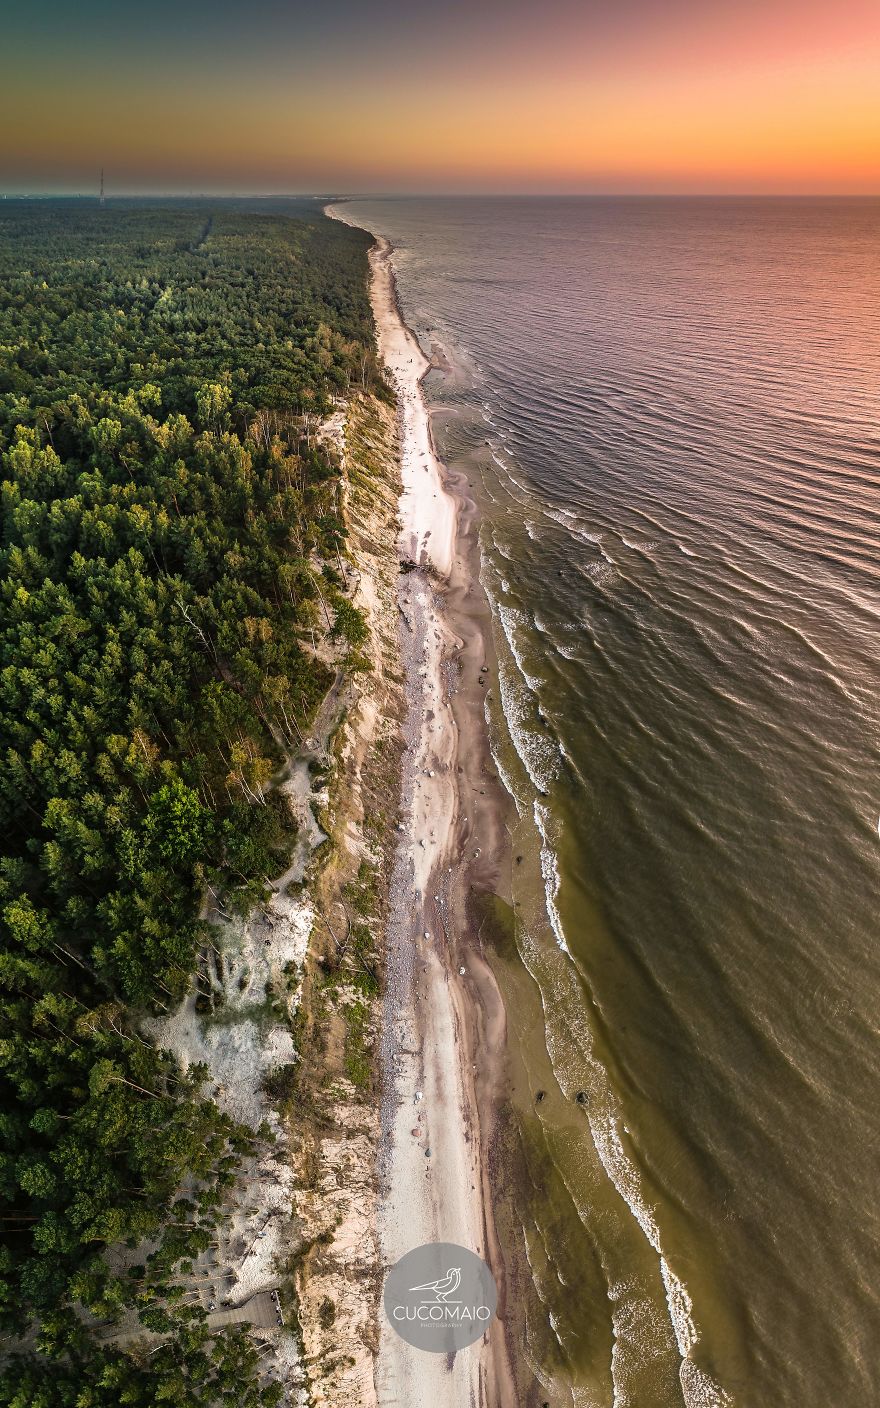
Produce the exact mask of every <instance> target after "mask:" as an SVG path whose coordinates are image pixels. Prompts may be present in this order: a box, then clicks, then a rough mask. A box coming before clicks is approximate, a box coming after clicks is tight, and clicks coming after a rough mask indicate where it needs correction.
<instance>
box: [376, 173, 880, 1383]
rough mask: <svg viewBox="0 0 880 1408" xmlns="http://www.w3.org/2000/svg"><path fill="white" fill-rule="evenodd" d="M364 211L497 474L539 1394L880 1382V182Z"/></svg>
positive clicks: (489, 473)
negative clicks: (878, 185) (736, 193)
mask: <svg viewBox="0 0 880 1408" xmlns="http://www.w3.org/2000/svg"><path fill="white" fill-rule="evenodd" d="M350 213H351V215H352V216H353V217H354V218H356V219H358V220H359V221H360V222H361V223H363V224H364V225H365V226H366V227H367V228H370V229H372V230H374V231H377V232H380V233H382V234H384V235H386V236H387V237H389V238H390V239H391V240H392V242H393V244H394V245H395V249H396V254H395V266H396V270H397V276H398V284H399V291H400V298H401V304H402V308H403V311H404V314H405V316H406V318H407V319H408V321H409V322H410V323H411V325H412V326H413V328H414V329H415V330H416V331H417V333H418V334H419V336H420V338H421V340H422V342H423V345H424V346H425V347H426V349H429V348H430V347H431V346H432V345H434V346H435V347H436V348H438V349H441V350H442V352H443V355H444V358H445V360H446V370H445V371H444V372H442V373H436V374H432V376H431V378H430V379H429V382H428V391H429V396H430V399H431V400H432V402H433V404H434V406H435V408H436V410H437V425H438V434H439V441H440V446H441V449H442V451H443V453H444V454H445V455H446V457H447V458H448V459H449V460H450V462H452V463H455V464H457V465H458V466H459V467H463V468H465V469H466V470H467V471H468V473H469V475H470V477H471V478H472V480H473V482H474V484H475V488H476V489H477V492H478V495H479V498H480V504H481V508H482V547H483V580H484V584H485V587H486V590H487V592H488V594H489V597H490V601H491V604H492V609H493V615H494V619H495V626H496V636H497V650H498V664H499V682H498V684H499V687H498V689H497V690H495V691H494V692H493V698H492V699H491V700H490V701H489V704H488V708H487V716H488V719H489V725H490V728H491V730H492V737H493V747H494V750H495V755H496V759H497V762H498V766H499V771H500V773H501V775H502V777H503V778H504V780H505V783H506V785H507V786H508V788H509V790H510V791H511V793H512V795H513V797H514V798H515V804H516V812H517V816H518V818H519V820H518V824H517V826H516V828H515V834H514V850H515V851H516V853H517V854H518V855H521V856H522V860H521V861H519V862H518V863H517V864H516V865H515V866H514V880H515V891H514V893H515V897H516V912H517V916H518V919H517V931H516V937H517V956H515V957H507V958H505V960H504V963H503V968H504V973H503V985H504V987H505V994H506V997H507V1002H508V1009H509V1010H510V1011H511V1013H512V1021H511V1041H512V1052H511V1100H512V1103H513V1106H514V1108H515V1110H516V1117H517V1122H518V1128H519V1131H520V1136H521V1140H522V1146H523V1150H524V1156H525V1164H526V1167H527V1170H528V1175H527V1181H528V1188H527V1192H526V1195H525V1196H522V1197H520V1198H518V1201H517V1208H518V1214H517V1215H518V1235H519V1236H520V1237H521V1239H522V1243H523V1246H524V1247H525V1249H526V1252H527V1255H528V1258H529V1264H530V1267H531V1270H532V1273H533V1277H534V1283H535V1295H534V1297H533V1298H532V1301H531V1303H530V1304H529V1305H528V1306H527V1327H526V1342H527V1346H528V1352H529V1354H530V1357H531V1359H532V1362H533V1364H534V1366H535V1370H536V1373H537V1374H538V1375H539V1377H540V1379H541V1381H542V1382H543V1384H544V1385H545V1386H546V1387H545V1397H546V1400H547V1401H548V1402H551V1403H552V1404H553V1405H554V1408H556V1405H557V1404H572V1405H579V1408H581V1406H582V1408H588V1406H589V1408H592V1405H596V1408H599V1405H602V1408H605V1405H608V1406H609V1408H610V1405H630V1404H631V1405H636V1408H654V1405H656V1408H667V1405H682V1404H686V1405H688V1408H692V1406H695V1405H716V1404H730V1405H737V1406H738V1408H751V1405H754V1408H828V1405H834V1408H866V1405H868V1404H872V1403H877V1402H880V1367H878V1359H880V1216H878V1209H877V1192H878V1186H880V1179H878V1174H880V1098H878V1097H880V1080H878V1077H880V1031H878V1025H880V1022H878V1017H880V1006H878V997H880V944H878V932H877V921H876V892H877V865H878V847H880V838H878V813H880V768H878V761H880V759H878V744H880V703H878V684H880V664H878V648H877V647H878V615H880V516H878V486H880V319H878V310H880V202H877V201H856V200H851V201H850V200H841V201H830V200H823V201H818V200H817V201H812V200H786V201H773V200H714V199H706V200H690V199H688V200H659V199H657V200H636V199H630V200H619V199H609V200H603V199H565V200H545V199H528V200H526V199H524V200H498V199H496V200H405V201H404V200H394V201H381V202H380V201H369V202H367V201H358V202H354V203H352V205H351V207H350ZM539 1092H543V1094H542V1098H540V1099H538V1098H537V1097H538V1093H539ZM578 1093H580V1096H581V1100H580V1102H579V1101H578V1099H577V1096H578Z"/></svg>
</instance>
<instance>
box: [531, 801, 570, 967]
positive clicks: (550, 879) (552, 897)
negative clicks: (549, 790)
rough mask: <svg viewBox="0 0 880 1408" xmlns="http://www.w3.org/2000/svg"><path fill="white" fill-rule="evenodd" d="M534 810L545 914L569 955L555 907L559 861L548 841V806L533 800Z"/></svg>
mask: <svg viewBox="0 0 880 1408" xmlns="http://www.w3.org/2000/svg"><path fill="white" fill-rule="evenodd" d="M534 811H535V825H536V826H537V828H538V830H539V832H540V833H541V874H542V876H543V877H544V895H545V897H546V901H547V914H548V917H549V919H550V923H551V925H552V927H553V932H554V934H555V935H556V942H557V943H558V945H559V947H560V948H561V949H562V951H563V953H567V954H568V955H569V957H571V950H570V948H569V947H568V944H567V943H566V941H565V931H564V929H563V927H562V919H561V917H560V914H559V910H558V909H557V907H556V899H557V896H558V894H559V861H558V859H557V856H556V852H555V850H554V849H553V847H552V845H551V843H550V831H551V827H552V817H551V814H550V810H549V808H548V807H544V806H542V805H541V803H540V802H535V807H534Z"/></svg>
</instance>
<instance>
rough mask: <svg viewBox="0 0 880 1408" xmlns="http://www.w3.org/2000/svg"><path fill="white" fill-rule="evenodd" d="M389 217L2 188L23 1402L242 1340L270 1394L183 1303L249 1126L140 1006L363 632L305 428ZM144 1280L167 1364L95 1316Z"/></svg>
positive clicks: (12, 1131) (225, 1368) (159, 1369)
mask: <svg viewBox="0 0 880 1408" xmlns="http://www.w3.org/2000/svg"><path fill="white" fill-rule="evenodd" d="M367 244H368V240H367V238H366V236H364V235H363V234H361V233H360V232H357V231H353V230H350V229H348V228H347V227H344V226H341V225H337V224H333V223H331V222H329V221H326V220H314V219H313V220H311V221H310V222H309V223H303V222H300V221H295V220H290V219H286V218H283V217H281V216H269V215H248V214H246V213H239V212H235V211H233V210H231V209H228V208H226V209H224V208H222V207H221V208H217V209H215V210H206V209H201V210H199V209H195V208H193V207H187V208H172V209H167V210H150V209H143V208H136V209H122V210H119V211H112V212H111V211H109V210H108V211H104V212H100V211H97V210H92V211H89V210H86V209H84V208H83V207H81V206H71V207H69V208H64V207H60V206H47V207H45V208H41V207H39V206H27V205H23V204H19V205H16V206H15V207H14V208H12V209H11V210H10V211H9V212H7V211H6V210H3V211H0V456H2V471H0V479H2V486H0V528H2V539H0V756H2V770H0V834H2V838H3V840H2V853H0V1055H2V1066H0V1111H2V1114H0V1196H2V1199H3V1201H4V1203H5V1208H4V1210H3V1219H4V1220H3V1222H2V1224H0V1225H2V1228H3V1234H2V1247H0V1324H5V1326H6V1328H7V1329H9V1330H12V1331H13V1332H20V1331H21V1330H22V1329H23V1328H24V1327H25V1326H27V1325H28V1324H30V1323H32V1322H33V1321H34V1320H35V1319H36V1320H37V1321H38V1322H39V1324H40V1327H41V1328H40V1337H39V1345H40V1348H41V1349H42V1350H43V1352H44V1353H47V1354H53V1355H61V1356H62V1359H63V1364H64V1366H65V1367H64V1370H63V1372H61V1371H56V1369H55V1368H54V1367H53V1370H52V1372H51V1373H45V1372H44V1371H43V1369H41V1368H40V1367H38V1365H36V1364H35V1365H31V1367H30V1368H29V1369H28V1370H27V1371H25V1369H24V1368H23V1367H22V1366H21V1365H18V1366H17V1370H16V1372H17V1373H18V1374H19V1378H18V1380H16V1379H15V1377H14V1375H13V1377H12V1378H10V1377H8V1376H7V1379H6V1381H5V1386H4V1387H3V1388H2V1389H0V1403H10V1404H12V1403H14V1404H19V1403H20V1404H22V1405H23V1404H25V1403H28V1404H31V1403H33V1404H35V1405H36V1404H45V1405H46V1408H54V1405H56V1404H57V1405H59V1408H61V1405H66V1404H68V1403H70V1404H74V1403H76V1404H77V1405H80V1406H81V1408H93V1406H94V1408H103V1405H104V1404H108V1405H109V1404H111V1403H112V1404H113V1405H116V1404H120V1403H131V1404H133V1405H140V1404H144V1405H146V1404H152V1403H154V1402H157V1403H158V1402H160V1401H161V1402H163V1403H165V1402H168V1403H172V1404H177V1403H180V1404H184V1403H185V1404H187V1405H200V1404H205V1405H207V1404H213V1403H214V1402H220V1401H226V1399H225V1398H224V1397H223V1394H222V1392H221V1387H220V1385H221V1379H222V1376H223V1375H225V1374H227V1372H231V1370H230V1365H231V1364H233V1361H234V1362H235V1364H237V1365H238V1366H239V1368H240V1369H241V1380H240V1383H239V1386H238V1390H237V1391H236V1396H235V1401H236V1402H237V1403H239V1402H241V1403H246V1404H249V1405H250V1404H253V1405H256V1404H257V1403H263V1402H268V1401H269V1400H268V1399H259V1398H257V1397H254V1396H253V1393H252V1391H251V1390H250V1389H248V1388H247V1386H246V1384H247V1379H248V1375H249V1374H250V1373H251V1370H252V1368H253V1365H252V1364H251V1365H250V1368H248V1363H249V1361H248V1355H249V1354H250V1351H249V1350H247V1348H246V1346H244V1343H243V1341H240V1340H239V1339H238V1338H236V1337H224V1338H223V1339H222V1340H220V1341H217V1345H216V1346H215V1347H214V1348H212V1347H211V1344H210V1343H207V1342H206V1344H207V1348H206V1345H205V1344H203V1343H202V1342H201V1340H200V1338H199V1337H200V1336H201V1337H202V1340H203V1339H204V1332H203V1330H202V1329H201V1328H200V1327H199V1326H195V1325H193V1326H189V1327H185V1328H184V1329H182V1328H181V1326H182V1324H183V1322H182V1321H181V1320H180V1318H179V1317H176V1318H175V1319H174V1321H173V1322H167V1316H168V1314H169V1311H168V1308H167V1306H168V1297H169V1295H171V1292H172V1289H173V1288H172V1278H173V1276H174V1274H175V1269H176V1268H178V1267H179V1266H180V1264H181V1262H183V1261H185V1260H186V1259H191V1258H192V1257H194V1256H196V1255H198V1253H199V1251H200V1250H202V1249H203V1247H204V1246H205V1245H206V1240H207V1239H208V1237H209V1236H210V1229H211V1227H212V1226H213V1223H214V1220H215V1219H216V1216H217V1213H216V1204H217V1202H218V1201H219V1199H218V1197H217V1193H216V1190H217V1188H218V1187H220V1186H222V1185H223V1184H224V1183H228V1182H229V1181H230V1179H231V1178H232V1177H233V1176H234V1169H235V1166H236V1163H237V1160H238V1157H239V1156H240V1154H241V1153H242V1152H244V1151H245V1150H246V1149H247V1148H248V1146H249V1136H248V1133H247V1131H245V1130H243V1129H241V1128H240V1127H237V1126H235V1125H234V1124H233V1122H232V1121H230V1120H228V1119H227V1118H226V1117H225V1116H223V1115H221V1113H220V1112H219V1110H218V1109H217V1108H216V1106H215V1105H214V1104H213V1103H212V1102H210V1101H207V1100H205V1099H203V1098H202V1097H201V1096H200V1095H199V1084H200V1079H201V1078H200V1075H199V1073H198V1072H196V1073H190V1074H189V1075H187V1076H184V1075H183V1073H182V1072H181V1071H180V1070H179V1069H178V1068H177V1067H176V1065H175V1063H174V1062H173V1061H172V1060H171V1059H170V1058H169V1057H168V1056H167V1055H163V1054H162V1053H160V1052H158V1051H156V1050H155V1049H154V1048H153V1047H152V1046H151V1045H150V1044H149V1043H147V1042H146V1041H145V1040H144V1039H143V1038H142V1036H141V1035H140V1033H139V1032H138V1031H137V1029H136V1028H135V1026H134V1024H133V1022H132V1018H131V1007H132V1006H135V1007H139V1008H141V1009H143V1008H154V1009H155V1008H156V1007H159V1008H160V1009H161V1008H167V1007H168V1006H170V1005H171V1004H172V1003H174V1002H176V1001H177V1000H179V998H180V996H181V995H182V993H183V992H184V991H185V990H186V989H187V987H188V985H189V982H190V979H191V975H192V972H193V968H194V963H195V960H196V956H197V953H198V950H199V946H200V944H201V942H202V937H203V935H202V929H201V926H200V922H199V919H198V913H199V908H200V905H201V902H202V898H203V896H204V894H205V891H206V887H207V886H208V885H210V887H211V890H212V891H213V892H214V893H215V894H219V895H222V896H223V897H224V899H225V902H226V903H227V904H232V905H233V906H238V907H239V908H242V909H243V908H246V907H247V905H248V904H249V903H251V902H252V901H253V899H254V898H255V897H257V896H259V895H260V894H261V893H262V891H263V888H264V885H265V881H266V877H267V876H269V875H270V874H274V873H278V872H279V871H280V870H281V869H283V866H284V863H285V859H286V856H287V854H288V853H289V848H290V843H291V840H292V823H291V819H290V816H289V814H288V811H287V808H286V806H285V804H284V803H283V800H282V799H281V798H280V797H279V796H278V795H277V794H274V793H272V791H271V790H270V784H271V780H272V777H273V775H274V773H275V772H276V770H277V769H278V767H279V766H280V764H281V763H282V761H283V758H284V755H285V753H286V751H287V750H288V749H289V748H290V747H291V746H295V744H296V743H297V741H298V739H299V737H300V736H301V734H302V733H303V731H304V730H305V729H306V728H307V727H308V724H309V722H310V720H311V717H312V715H313V713H314V711H315V709H316V707H317V705H318V703H319V701H320V699H321V698H322V697H323V694H324V693H325V692H326V689H327V687H328V685H329V683H330V681H331V678H332V676H331V673H330V671H329V670H328V669H327V667H326V666H325V665H324V664H322V663H321V662H320V661H318V660H317V659H316V657H315V655H314V654H313V651H312V648H311V647H312V642H313V633H314V631H315V629H316V627H317V628H320V629H322V630H324V629H329V628H330V627H332V628H333V630H334V632H335V633H336V634H337V635H339V636H340V637H341V638H342V639H344V640H345V641H346V642H347V643H348V644H349V645H351V646H355V645H357V644H358V643H361V641H362V640H363V634H362V632H363V623H362V621H361V619H360V616H359V614H358V613H357V612H356V611H355V610H354V608H353V607H351V606H350V604H349V603H348V602H347V601H346V599H345V598H344V597H343V596H342V595H341V593H339V592H338V590H337V589H336V587H335V586H334V585H333V571H334V570H335V569H334V568H333V561H338V555H339V553H340V552H341V551H342V549H343V546H344V538H345V532H344V527H343V524H342V522H341V518H340V514H339V481H338V473H337V469H336V466H335V464H334V462H333V459H332V457H330V456H329V455H328V454H327V453H326V452H325V451H324V450H323V449H321V448H320V447H319V446H318V445H317V444H316V442H315V438H314V432H315V428H316V425H317V421H318V417H319V416H320V415H321V414H322V413H323V412H325V411H326V410H327V409H328V407H329V405H330V399H331V398H332V397H334V396H336V395H338V394H340V393H344V392H345V391H346V389H347V388H348V386H349V384H350V383H351V382H352V380H356V381H357V383H358V385H360V384H365V385H374V386H375V387H376V389H379V390H380V391H383V384H382V383H381V378H380V376H379V373H378V370H377V364H376V359H375V353H374V349H373V342H372V327H371V321H370V313H369V305H368V301H367V297H366V257H365V251H366V247H367ZM325 569H326V570H327V571H328V572H329V574H330V576H329V580H328V577H326V576H325V575H324V573H325ZM328 602H329V603H330V604H331V605H332V608H333V611H334V616H333V618H332V619H330V618H329V615H328V612H329V608H328ZM184 1182H185V1183H186V1188H187V1200H186V1204H185V1206H184V1204H182V1203H180V1202H178V1204H177V1205H176V1211H177V1213H178V1215H177V1217H176V1218H175V1220H174V1221H173V1223H171V1224H168V1225H166V1223H167V1213H168V1208H169V1205H170V1203H171V1202H172V1201H173V1200H174V1198H175V1195H177V1194H179V1190H180V1188H181V1186H182V1185H183V1184H184ZM145 1241H149V1242H151V1244H152V1250H151V1252H150V1255H149V1256H148V1257H147V1259H146V1261H145V1265H144V1267H143V1268H141V1270H142V1273H143V1274H142V1275H141V1276H140V1278H136V1279H135V1280H132V1279H131V1278H125V1277H122V1276H119V1275H114V1274H111V1272H110V1270H109V1269H108V1267H109V1263H108V1260H107V1258H106V1256H105V1251H106V1248H107V1247H108V1246H110V1245H112V1244H119V1243H128V1244H129V1245H130V1246H131V1247H135V1246H138V1245H139V1244H141V1243H142V1242H145ZM135 1295H136V1296H137V1297H138V1303H139V1306H140V1310H141V1314H142V1317H143V1318H144V1322H145V1324H147V1326H148V1328H153V1329H155V1330H166V1329H168V1328H169V1327H170V1328H172V1329H173V1332H174V1333H173V1337H172V1341H170V1342H169V1343H168V1345H167V1346H165V1347H163V1348H162V1349H161V1350H160V1351H159V1352H158V1353H156V1354H154V1355H153V1356H152V1357H151V1358H150V1361H149V1363H150V1369H149V1375H142V1376H139V1375H138V1374H137V1373H134V1371H133V1370H132V1368H131V1364H130V1361H129V1359H128V1358H127V1357H125V1356H124V1355H120V1354H115V1353H114V1352H111V1351H102V1352H101V1353H100V1354H97V1353H96V1352H93V1351H92V1350H90V1349H89V1348H88V1344H87V1339H86V1332H85V1329H84V1325H85V1324H87V1323H88V1318H87V1317H86V1318H84V1317H83V1314H82V1311H81V1310H80V1311H78V1312H77V1311H75V1307H77V1306H79V1307H85V1308H86V1309H87V1310H88V1311H89V1312H90V1314H91V1315H92V1316H94V1317H98V1318H99V1319H101V1320H104V1321H113V1320H114V1319H118V1318H119V1315H120V1313H121V1311H122V1309H123V1308H124V1307H125V1306H126V1305H127V1304H130V1303H131V1302H132V1298H133V1297H134V1296H135ZM166 1322H167V1323H166ZM217 1346H219V1348H218V1347H217ZM89 1354H92V1355H93V1358H92V1360H91V1361H90V1362H91V1365H92V1367H91V1368H90V1369H89V1371H88V1373H87V1372H86V1370H85V1369H84V1368H83V1367H82V1366H83V1365H84V1364H85V1362H86V1360H87V1358H88V1356H89ZM217 1354H220V1356H221V1358H220V1360H217V1359H216V1358H215V1356H216V1355H217ZM236 1356H238V1358H236ZM239 1361H240V1363H239ZM77 1365H79V1366H80V1367H79V1368H77ZM96 1366H97V1367H96ZM194 1366H195V1367H194ZM157 1374H158V1375H159V1379H157V1377H156V1376H157ZM28 1375H29V1377H28ZM162 1375H165V1379H162ZM175 1376H177V1377H175ZM199 1376H201V1377H199ZM212 1376H213V1377H212ZM218 1376H219V1377H218ZM160 1380H161V1382H162V1383H166V1385H167V1391H163V1393H162V1394H159V1393H158V1389H157V1383H158V1382H159V1381H160ZM224 1382H225V1380H224ZM13 1383H17V1384H18V1385H19V1387H18V1388H17V1390H14V1389H13V1387H12V1385H13ZM22 1385H29V1386H28V1387H23V1386H22ZM78 1392H81V1393H82V1396H80V1397H77V1393H78ZM248 1394H250V1395H251V1396H248Z"/></svg>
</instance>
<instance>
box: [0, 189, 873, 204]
mask: <svg viewBox="0 0 880 1408" xmlns="http://www.w3.org/2000/svg"><path fill="white" fill-rule="evenodd" d="M89 199H93V200H95V201H96V202H97V201H99V199H100V191H99V190H98V189H87V190H77V191H59V190H5V191H4V190H0V200H89ZM820 199H825V200H878V199H880V190H877V191H858V190H839V191H825V190H803V191H754V190H742V191H713V190H704V191H687V190H677V189H670V190H668V191H652V190H627V191H614V190H607V191H552V190H550V191H524V190H509V191H473V190H467V191H458V190H449V191H394V190H383V191H345V192H343V193H337V192H329V193H328V192H326V191H324V192H321V191H319V192H316V191H315V190H314V189H311V190H307V191H254V190H232V191H229V190H203V191H197V190H189V191H173V190H171V191H169V190H158V189H157V190H123V191H117V192H115V193H114V194H112V195H109V194H107V193H106V192H105V201H106V202H107V203H108V204H109V203H110V202H112V201H114V200H314V201H324V202H325V203H327V204H329V203H331V202H333V201H339V202H343V201H351V200H820Z"/></svg>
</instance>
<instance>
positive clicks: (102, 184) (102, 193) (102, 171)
mask: <svg viewBox="0 0 880 1408" xmlns="http://www.w3.org/2000/svg"><path fill="white" fill-rule="evenodd" d="M100 204H101V207H102V209H103V206H104V168H103V166H102V167H101V201H100Z"/></svg>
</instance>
